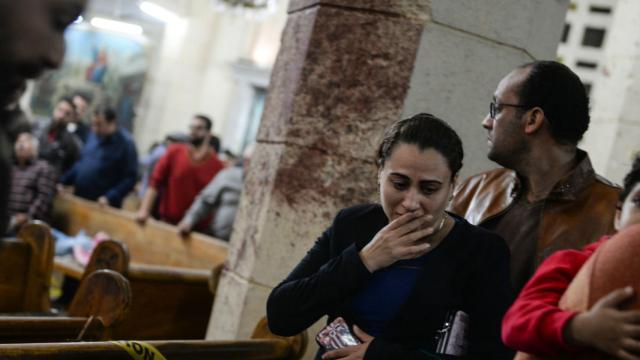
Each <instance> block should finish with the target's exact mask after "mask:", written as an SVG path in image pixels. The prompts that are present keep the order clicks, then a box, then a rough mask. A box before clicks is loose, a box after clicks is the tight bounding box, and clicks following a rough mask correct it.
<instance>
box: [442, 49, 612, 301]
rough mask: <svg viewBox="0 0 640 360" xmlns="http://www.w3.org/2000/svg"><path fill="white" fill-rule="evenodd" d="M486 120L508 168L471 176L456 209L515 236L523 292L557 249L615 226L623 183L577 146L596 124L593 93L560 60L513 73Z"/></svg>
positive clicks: (496, 154) (494, 153)
mask: <svg viewBox="0 0 640 360" xmlns="http://www.w3.org/2000/svg"><path fill="white" fill-rule="evenodd" d="M482 126H483V127H484V128H485V129H486V130H487V132H488V136H487V142H488V145H489V154H488V157H489V159H491V160H492V161H495V162H496V163H498V164H499V165H501V166H503V167H504V168H500V169H495V170H491V171H488V172H485V173H481V174H478V175H475V176H472V177H470V178H469V179H467V180H465V181H464V182H463V183H462V184H460V185H459V186H458V187H457V189H456V192H455V196H454V199H453V202H452V204H451V209H452V210H453V212H455V213H457V214H460V215H462V216H464V217H465V218H466V219H467V220H468V221H469V222H471V223H473V224H476V225H481V226H482V227H485V228H487V229H489V230H492V231H495V232H497V233H498V234H500V235H501V236H502V237H503V238H504V239H505V240H506V241H507V243H508V244H509V247H510V249H511V280H512V284H513V286H514V289H515V290H516V291H519V290H520V289H521V288H522V287H523V286H524V284H525V283H526V282H527V280H529V278H530V277H531V275H533V272H534V270H535V268H536V267H537V266H538V264H540V262H541V261H542V260H543V259H544V258H546V257H547V256H549V255H550V254H551V253H553V252H554V251H557V250H560V249H569V248H581V247H582V246H584V245H585V244H588V243H591V242H593V241H596V240H597V239H598V238H599V237H600V236H602V235H605V234H609V233H612V232H613V218H614V214H615V210H616V204H617V201H618V192H619V189H618V188H617V187H615V186H614V185H612V184H610V183H609V182H608V181H606V180H605V179H603V178H602V177H600V176H598V175H596V173H595V171H594V170H593V168H592V166H591V162H590V160H589V156H588V155H587V153H586V152H584V151H582V150H580V149H578V147H577V144H578V142H579V141H580V139H582V136H583V134H584V133H585V132H586V131H587V128H588V127H589V99H588V97H587V95H586V92H585V89H584V86H583V84H582V82H581V81H580V78H579V77H578V76H577V75H576V74H575V73H573V72H572V71H571V70H570V69H569V68H567V67H566V66H564V65H562V64H560V63H557V62H553V61H536V62H533V63H530V64H525V65H523V66H521V67H519V68H517V69H515V70H513V71H512V72H511V73H509V74H508V75H507V76H506V77H505V78H503V79H502V80H501V81H500V83H499V84H498V88H497V89H496V91H495V95H494V97H493V101H492V102H491V104H490V105H489V114H488V115H487V116H486V117H485V119H484V120H483V121H482Z"/></svg>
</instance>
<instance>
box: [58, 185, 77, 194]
mask: <svg viewBox="0 0 640 360" xmlns="http://www.w3.org/2000/svg"><path fill="white" fill-rule="evenodd" d="M56 190H57V191H58V194H59V195H66V194H71V193H72V192H73V190H72V188H71V187H69V186H64V185H63V184H57V185H56Z"/></svg>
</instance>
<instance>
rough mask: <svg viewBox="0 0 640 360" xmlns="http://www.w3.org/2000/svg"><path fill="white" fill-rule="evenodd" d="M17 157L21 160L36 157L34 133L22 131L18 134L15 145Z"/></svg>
mask: <svg viewBox="0 0 640 360" xmlns="http://www.w3.org/2000/svg"><path fill="white" fill-rule="evenodd" d="M14 150H15V154H16V158H18V159H19V160H28V159H32V158H35V157H36V147H35V146H34V139H33V135H31V134H30V133H26V132H25V133H21V134H20V135H18V139H17V140H16V143H15V146H14Z"/></svg>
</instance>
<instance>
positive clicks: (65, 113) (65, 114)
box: [53, 101, 75, 124]
mask: <svg viewBox="0 0 640 360" xmlns="http://www.w3.org/2000/svg"><path fill="white" fill-rule="evenodd" d="M74 117H75V110H74V109H73V107H72V106H71V104H69V103H68V102H66V101H60V102H59V103H58V104H57V105H56V107H55V108H54V109H53V122H54V123H56V124H68V123H69V122H71V121H73V119H74Z"/></svg>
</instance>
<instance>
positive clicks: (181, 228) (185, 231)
mask: <svg viewBox="0 0 640 360" xmlns="http://www.w3.org/2000/svg"><path fill="white" fill-rule="evenodd" d="M177 227H178V234H180V236H182V237H186V236H187V235H189V233H190V232H191V230H192V225H191V224H190V223H189V222H188V221H186V220H182V221H180V223H179V224H178V226H177Z"/></svg>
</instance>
